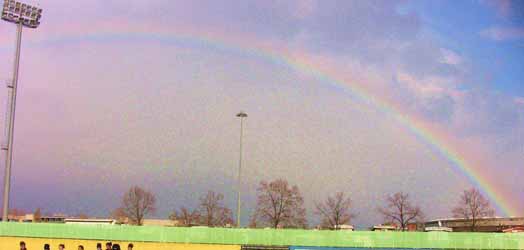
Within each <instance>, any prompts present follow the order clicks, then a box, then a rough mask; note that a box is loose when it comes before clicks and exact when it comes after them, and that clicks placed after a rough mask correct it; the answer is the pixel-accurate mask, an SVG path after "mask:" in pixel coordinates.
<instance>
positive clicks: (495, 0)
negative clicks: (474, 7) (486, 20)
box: [482, 0, 512, 18]
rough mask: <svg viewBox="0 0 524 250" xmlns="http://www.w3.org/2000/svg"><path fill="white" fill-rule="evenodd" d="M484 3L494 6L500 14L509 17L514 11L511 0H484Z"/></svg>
mask: <svg viewBox="0 0 524 250" xmlns="http://www.w3.org/2000/svg"><path fill="white" fill-rule="evenodd" d="M482 3H484V4H486V5H487V6H489V7H491V8H493V9H494V10H495V12H496V13H497V15H498V16H500V17H504V18H506V17H509V16H510V15H511V13H512V9H511V7H512V1H511V0H484V1H482Z"/></svg>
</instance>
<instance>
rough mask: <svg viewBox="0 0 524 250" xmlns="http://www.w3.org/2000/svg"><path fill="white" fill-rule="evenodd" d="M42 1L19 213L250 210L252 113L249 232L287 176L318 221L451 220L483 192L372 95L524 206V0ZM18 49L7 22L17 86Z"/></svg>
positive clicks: (24, 109) (22, 99) (27, 33)
mask: <svg viewBox="0 0 524 250" xmlns="http://www.w3.org/2000/svg"><path fill="white" fill-rule="evenodd" d="M39 5H40V6H41V7H42V8H43V9H44V16H43V18H42V25H41V26H40V27H39V28H38V29H36V30H24V34H23V48H22V61H21V76H20V92H19V97H18V109H17V123H16V126H17V127H16V135H15V138H16V139H15V140H16V143H15V165H14V168H13V189H12V190H13V203H12V204H13V206H14V207H18V208H24V209H27V210H32V209H35V208H37V207H42V208H43V209H44V211H49V212H63V213H68V214H76V213H79V212H82V213H88V214H92V215H94V216H107V214H108V211H110V210H111V209H114V208H115V207H116V206H118V203H119V200H120V196H121V194H122V193H123V192H124V191H125V190H126V189H127V188H128V187H129V186H130V185H132V184H139V185H142V186H144V187H146V188H148V189H150V190H152V191H153V192H155V193H156V194H157V196H158V200H159V204H158V208H159V209H158V212H157V214H156V215H155V217H166V216H167V215H168V214H169V212H170V211H171V210H172V209H174V208H177V207H179V206H182V205H186V206H188V207H194V206H196V202H197V200H196V199H195V196H197V195H196V194H200V193H205V191H206V190H207V189H213V190H215V191H218V192H222V193H224V195H225V197H226V198H225V201H226V203H227V204H228V205H229V206H230V207H234V205H235V190H236V189H235V183H236V181H235V178H236V166H237V165H236V164H237V157H238V126H239V124H238V120H237V119H236V117H235V114H236V113H237V112H238V111H239V110H244V111H246V112H247V113H248V114H249V117H248V119H247V121H246V122H247V123H246V127H245V129H246V130H245V135H246V137H245V150H246V152H245V156H246V157H245V162H244V164H245V171H246V172H245V174H246V179H245V181H244V183H243V188H244V189H245V193H244V194H243V198H244V200H246V203H245V209H246V212H245V213H244V214H243V215H242V220H243V222H247V221H248V219H249V218H248V217H249V214H250V212H251V211H252V209H253V207H254V202H255V195H256V187H257V184H258V183H259V182H260V181H261V180H268V179H274V178H279V177H285V178H287V179H288V180H289V181H290V183H292V184H297V185H298V186H299V188H300V189H301V190H302V191H303V193H304V196H305V201H306V203H305V204H306V209H307V210H308V215H309V219H310V222H311V224H315V223H316V222H318V218H316V217H315V216H314V213H313V208H314V202H315V201H320V200H322V199H323V198H325V197H326V196H327V195H328V194H332V193H334V192H336V191H344V192H346V193H348V194H349V195H351V197H352V200H353V201H354V204H355V207H354V209H355V210H354V211H355V213H356V214H357V217H356V218H355V220H354V224H355V225H357V226H358V227H361V228H363V227H366V226H369V225H372V224H375V223H380V222H382V219H381V218H380V217H379V216H378V215H377V214H376V213H375V212H374V211H376V207H377V206H380V205H381V204H382V203H383V198H384V195H385V194H388V193H391V192H396V191H405V192H409V193H410V195H411V197H412V199H413V201H414V202H415V203H417V204H420V205H421V207H422V208H423V209H424V210H425V213H426V215H427V217H428V219H431V218H435V217H448V216H450V210H451V208H452V207H453V206H454V205H455V203H456V202H457V200H458V196H459V194H460V192H461V191H462V190H464V189H465V188H469V187H471V185H472V184H471V182H470V181H469V180H468V179H467V177H466V176H465V175H464V173H462V172H460V171H459V170H458V169H457V167H456V166H453V164H451V163H450V162H449V160H448V159H446V158H445V157H443V156H442V155H440V154H439V153H438V152H436V150H435V149H434V148H431V147H429V146H428V143H427V141H425V140H424V139H423V138H422V139H421V138H419V137H417V136H416V135H414V134H413V133H412V132H410V129H409V128H406V126H404V125H402V124H400V123H399V122H398V121H396V120H395V119H394V117H392V116H391V115H390V114H388V113H387V112H386V113H385V112H383V111H381V110H380V109H379V108H377V107H376V106H373V105H370V104H369V103H367V102H365V101H362V100H361V99H359V98H355V96H358V95H355V93H351V91H350V90H349V89H351V88H353V87H359V88H362V89H364V90H365V91H367V93H368V94H369V96H372V97H374V98H377V99H379V100H387V101H388V103H391V104H394V106H396V107H398V109H399V110H401V112H402V114H404V115H406V116H409V117H410V118H411V119H412V120H413V121H420V122H421V123H424V124H429V125H431V127H432V128H433V129H435V131H438V133H435V135H437V134H438V135H440V136H438V138H437V139H439V140H441V143H442V144H443V145H449V147H450V148H453V150H455V151H456V154H457V155H460V156H461V157H464V158H465V159H467V161H468V162H469V163H470V165H471V167H472V168H474V169H477V171H479V172H480V173H481V174H482V175H483V176H486V178H487V179H488V181H489V182H490V183H491V185H492V186H493V187H496V189H497V190H498V191H499V192H500V195H501V196H503V197H504V200H506V201H507V202H508V203H511V205H512V206H513V207H514V208H513V209H514V210H517V211H524V200H523V198H522V197H524V185H523V184H522V181H521V180H522V178H523V177H524V176H523V175H524V171H522V167H523V166H522V162H524V154H523V152H524V73H523V72H524V70H522V69H523V67H522V65H524V64H523V63H524V62H523V60H524V51H523V50H524V21H523V19H524V14H523V3H522V1H317V0H303V1H299V0H290V1H280V0H273V1H251V0H250V1H241V0H238V1H225V2H222V1H221V2H218V1H183V0H180V1H155V2H148V1H134V0H130V1H75V2H74V4H72V3H71V2H70V1H40V2H39ZM14 38H15V29H14V27H13V25H10V24H8V23H5V22H2V23H1V24H0V58H3V59H4V58H5V59H6V60H2V61H0V80H2V81H4V80H7V79H10V78H11V73H12V60H13V54H14V46H13V44H14V42H13V41H14ZM268 54H272V55H276V56H280V58H279V59H275V58H273V57H270V56H268ZM284 58H288V59H289V60H290V61H293V62H299V63H304V64H306V65H309V69H313V70H320V71H322V72H325V75H324V77H318V75H315V74H312V73H311V72H310V71H308V70H307V69H306V70H304V69H303V68H300V67H298V68H297V67H290V66H289V65H287V64H286V60H284ZM331 79H339V82H338V83H334V82H333V81H332V80H331ZM0 98H1V100H2V101H3V102H5V101H6V92H5V91H4V92H0ZM501 180H504V181H501ZM437 188H438V189H439V190H440V192H438V193H435V192H434V190H435V189H437ZM107 190H111V191H112V192H107ZM79 197H83V198H79ZM498 213H499V214H501V213H502V211H498ZM516 215H519V214H518V213H516ZM520 215H523V214H522V213H520Z"/></svg>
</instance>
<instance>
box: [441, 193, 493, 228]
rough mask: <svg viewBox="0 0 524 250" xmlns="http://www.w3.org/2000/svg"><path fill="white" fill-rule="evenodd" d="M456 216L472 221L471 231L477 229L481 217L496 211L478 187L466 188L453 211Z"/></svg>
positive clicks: (491, 214)
mask: <svg viewBox="0 0 524 250" xmlns="http://www.w3.org/2000/svg"><path fill="white" fill-rule="evenodd" d="M451 212H452V213H453V216H454V217H458V218H464V219H466V220H469V221H470V227H471V231H473V232H475V231H476V230H477V222H478V219H479V218H482V217H487V216H493V215H494V214H495V211H494V210H493V209H492V208H491V205H490V204H489V201H488V200H487V199H486V198H484V196H482V194H481V193H480V192H479V190H478V189H475V188H472V189H469V190H464V193H462V196H461V197H460V202H459V204H458V205H457V206H456V207H455V208H453V210H452V211H451Z"/></svg>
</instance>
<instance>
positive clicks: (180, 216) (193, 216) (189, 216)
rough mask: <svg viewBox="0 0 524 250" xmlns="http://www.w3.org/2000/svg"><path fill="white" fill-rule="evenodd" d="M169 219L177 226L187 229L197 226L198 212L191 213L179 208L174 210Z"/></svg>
mask: <svg viewBox="0 0 524 250" xmlns="http://www.w3.org/2000/svg"><path fill="white" fill-rule="evenodd" d="M169 219H171V220H173V221H176V222H177V225H178V226H183V227H189V226H195V225H198V224H199V221H200V212H199V211H198V210H193V211H192V212H190V211H189V209H187V208H185V207H181V208H180V210H178V211H177V210H175V211H173V213H172V214H171V215H170V216H169Z"/></svg>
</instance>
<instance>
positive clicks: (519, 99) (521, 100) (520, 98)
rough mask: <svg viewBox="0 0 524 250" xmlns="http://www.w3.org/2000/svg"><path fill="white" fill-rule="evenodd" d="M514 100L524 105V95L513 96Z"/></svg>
mask: <svg viewBox="0 0 524 250" xmlns="http://www.w3.org/2000/svg"><path fill="white" fill-rule="evenodd" d="M513 101H514V102H515V103H516V104H518V105H524V97H521V96H517V97H515V98H513Z"/></svg>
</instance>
